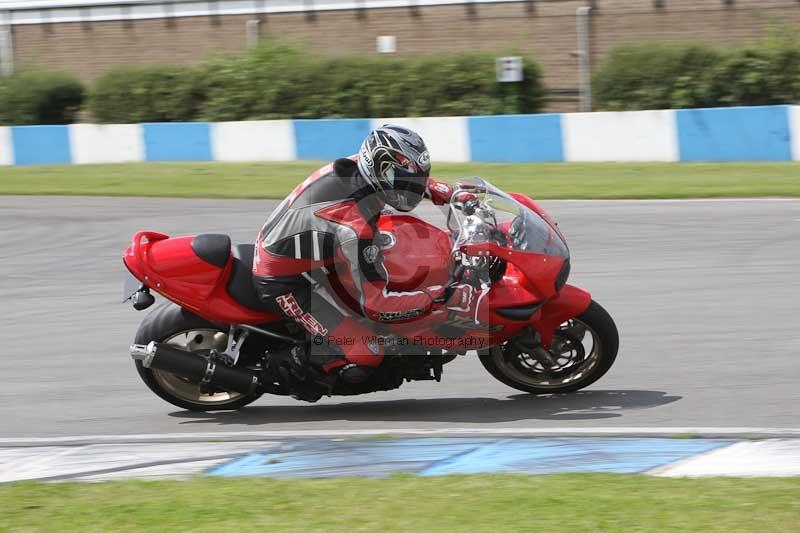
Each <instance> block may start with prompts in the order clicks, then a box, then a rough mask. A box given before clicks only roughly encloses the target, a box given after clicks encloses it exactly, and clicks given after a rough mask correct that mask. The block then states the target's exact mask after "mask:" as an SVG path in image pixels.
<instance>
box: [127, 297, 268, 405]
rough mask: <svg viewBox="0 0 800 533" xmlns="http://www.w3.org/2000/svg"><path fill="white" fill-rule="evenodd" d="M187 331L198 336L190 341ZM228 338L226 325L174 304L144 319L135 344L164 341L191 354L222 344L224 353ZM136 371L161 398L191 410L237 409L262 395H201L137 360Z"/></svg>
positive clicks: (186, 383) (181, 380)
mask: <svg viewBox="0 0 800 533" xmlns="http://www.w3.org/2000/svg"><path fill="white" fill-rule="evenodd" d="M190 332H194V333H197V336H196V337H194V338H192V339H190V338H189V335H188V334H189V333H190ZM227 335H228V328H227V327H226V326H222V325H220V324H214V323H212V322H209V321H207V320H205V319H203V318H200V317H199V316H197V315H195V314H192V313H190V312H189V311H186V310H185V309H183V308H181V307H178V306H177V305H174V304H169V303H168V304H165V305H162V306H160V307H157V308H156V309H154V310H153V311H152V312H151V313H150V314H149V315H147V317H145V319H144V321H143V322H142V323H141V325H140V326H139V330H138V331H137V332H136V338H135V340H134V343H136V344H148V343H150V342H151V341H155V342H165V343H169V344H176V345H178V346H179V347H181V348H184V349H188V350H190V351H197V349H199V348H200V347H201V346H208V345H210V344H213V345H214V347H215V348H219V345H220V344H222V346H221V348H222V350H224V349H225V346H224V343H225V341H227ZM181 337H185V339H186V341H188V342H186V343H182V342H181ZM197 337H204V338H203V339H202V341H201V342H200V343H197V342H196V341H195V339H196V338H197ZM193 343H194V344H193ZM192 348H195V349H192ZM136 370H137V371H138V372H139V376H140V377H141V378H142V381H144V382H145V384H146V385H147V386H148V387H149V388H150V390H151V391H153V392H154V393H156V394H157V395H158V396H159V397H160V398H162V399H163V400H166V401H168V402H169V403H171V404H172V405H175V406H177V407H181V408H183V409H188V410H190V411H216V410H232V409H239V408H241V407H244V406H245V405H247V404H250V403H252V402H254V401H256V400H257V399H258V398H260V397H261V393H254V394H241V393H238V392H223V391H221V392H218V393H215V394H203V392H202V391H201V389H200V386H199V385H197V384H194V383H191V382H190V381H189V380H187V379H184V378H181V377H178V376H176V375H174V374H171V373H169V372H164V371H163V370H155V369H152V368H146V367H145V366H144V365H143V364H142V362H141V361H136Z"/></svg>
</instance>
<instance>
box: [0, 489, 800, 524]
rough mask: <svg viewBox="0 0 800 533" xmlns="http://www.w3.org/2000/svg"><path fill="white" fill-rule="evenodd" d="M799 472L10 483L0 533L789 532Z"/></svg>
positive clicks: (0, 508) (797, 520) (795, 516)
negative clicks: (739, 476) (775, 476)
mask: <svg viewBox="0 0 800 533" xmlns="http://www.w3.org/2000/svg"><path fill="white" fill-rule="evenodd" d="M798 524H800V478H784V479H766V478H763V479H735V478H711V479H663V478H652V477H646V476H635V475H600V474H565V475H548V476H522V475H480V476H450V477H438V478H422V477H416V476H409V475H399V476H393V477H390V478H388V479H380V480H375V479H332V480H293V481H276V480H270V479H219V478H196V479H192V480H189V481H126V482H107V483H98V484H94V483H52V484H37V483H16V484H10V485H2V486H0V529H1V530H4V531H82V532H85V531H137V532H140V531H190V530H191V531H198V532H202V531H209V532H210V531H224V530H231V531H237V530H240V531H255V530H268V531H300V530H315V531H320V530H325V531H348V532H352V531H381V530H383V531H414V532H419V531H491V532H492V533H497V532H499V531H532V530H540V531H587V530H605V531H624V530H639V531H663V530H678V531H688V530H693V531H770V530H772V531H789V530H792V531H797V530H798Z"/></svg>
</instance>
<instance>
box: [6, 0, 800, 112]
mask: <svg viewBox="0 0 800 533" xmlns="http://www.w3.org/2000/svg"><path fill="white" fill-rule="evenodd" d="M581 8H583V9H581ZM586 8H591V9H586ZM582 17H583V18H582ZM581 20H584V21H585V28H586V35H585V37H586V38H585V39H583V41H582V43H583V46H584V48H585V49H588V50H589V53H588V55H587V56H586V57H588V59H589V61H588V66H591V67H596V66H597V65H598V64H599V62H601V61H602V58H603V57H604V55H605V54H606V53H607V52H608V51H609V50H610V49H611V48H612V47H614V46H616V45H619V44H621V43H626V42H632V41H647V40H658V41H687V40H703V41H709V42H713V43H719V44H728V43H742V42H747V41H752V40H756V39H759V38H761V37H763V36H765V35H766V34H767V33H768V32H769V31H770V28H774V29H775V31H786V30H785V29H788V28H797V27H798V25H800V2H798V1H797V0H595V1H589V0H526V1H516V2H515V1H504V0H216V1H215V0H210V1H189V0H61V1H58V0H28V1H6V2H4V1H2V0H0V29H1V30H2V31H1V32H0V60H2V64H3V68H4V70H5V71H8V70H10V69H11V68H12V67H13V68H19V67H26V66H33V65H36V66H41V67H48V68H59V69H63V70H67V71H71V72H73V73H75V74H77V75H78V76H79V77H80V78H82V79H83V80H84V81H87V82H91V81H92V80H93V79H95V78H97V77H98V76H100V75H101V74H103V73H104V72H105V71H107V70H108V69H110V68H112V67H114V66H118V65H142V64H152V63H159V64H185V63H192V62H197V61H201V60H203V59H205V58H206V57H208V56H209V55H212V54H214V53H219V52H235V51H240V50H243V49H245V48H246V47H247V46H248V44H250V43H253V42H256V41H257V40H258V39H260V38H264V37H265V36H269V37H272V38H276V39H281V40H288V41H295V42H300V43H304V44H305V45H306V46H307V47H308V48H309V49H311V50H313V51H315V52H318V53H323V54H354V53H367V54H377V53H380V52H379V51H378V49H379V48H380V49H382V50H383V51H384V52H385V51H390V50H393V52H392V53H396V54H398V55H403V54H437V53H441V52H449V51H453V50H465V49H470V50H484V51H492V52H497V53H498V54H505V53H507V52H522V53H529V54H532V55H534V56H535V57H536V58H537V59H538V60H539V61H540V62H541V63H542V65H543V68H544V74H545V83H546V86H547V88H548V99H549V104H548V109H549V110H552V111H574V110H576V109H577V107H578V87H579V86H580V75H579V70H580V63H581V61H580V60H581V57H582V56H581V52H580V50H579V47H580V45H579V33H580V31H579V28H580V27H581ZM782 28H783V29H784V30H782ZM795 31H796V30H795ZM586 73H587V72H586V71H585V72H584V74H586Z"/></svg>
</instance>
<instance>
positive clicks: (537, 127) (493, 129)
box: [467, 115, 564, 162]
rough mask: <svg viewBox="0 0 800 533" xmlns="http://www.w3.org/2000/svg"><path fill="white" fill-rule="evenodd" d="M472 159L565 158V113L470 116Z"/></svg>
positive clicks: (522, 160) (557, 159) (543, 159)
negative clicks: (563, 126) (563, 117)
mask: <svg viewBox="0 0 800 533" xmlns="http://www.w3.org/2000/svg"><path fill="white" fill-rule="evenodd" d="M467 125H468V127H469V143H470V151H471V152H472V161H505V162H544V161H563V160H564V148H563V143H562V140H561V115H499V116H491V117H469V118H468V119H467Z"/></svg>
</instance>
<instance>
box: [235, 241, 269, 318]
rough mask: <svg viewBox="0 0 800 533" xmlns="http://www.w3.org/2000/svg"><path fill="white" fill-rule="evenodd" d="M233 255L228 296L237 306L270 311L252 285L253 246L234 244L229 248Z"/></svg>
mask: <svg viewBox="0 0 800 533" xmlns="http://www.w3.org/2000/svg"><path fill="white" fill-rule="evenodd" d="M230 251H231V255H233V270H232V271H231V277H230V279H229V280H228V287H227V289H228V294H230V295H231V298H233V299H234V300H236V301H237V302H238V303H239V304H241V305H243V306H244V307H247V308H248V309H251V310H253V311H267V312H269V311H270V309H268V308H267V306H266V305H265V304H264V302H262V301H261V298H259V297H258V294H256V289H255V287H254V285H253V254H254V253H255V245H254V244H236V245H234V246H233V247H232V248H231V250H230Z"/></svg>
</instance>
